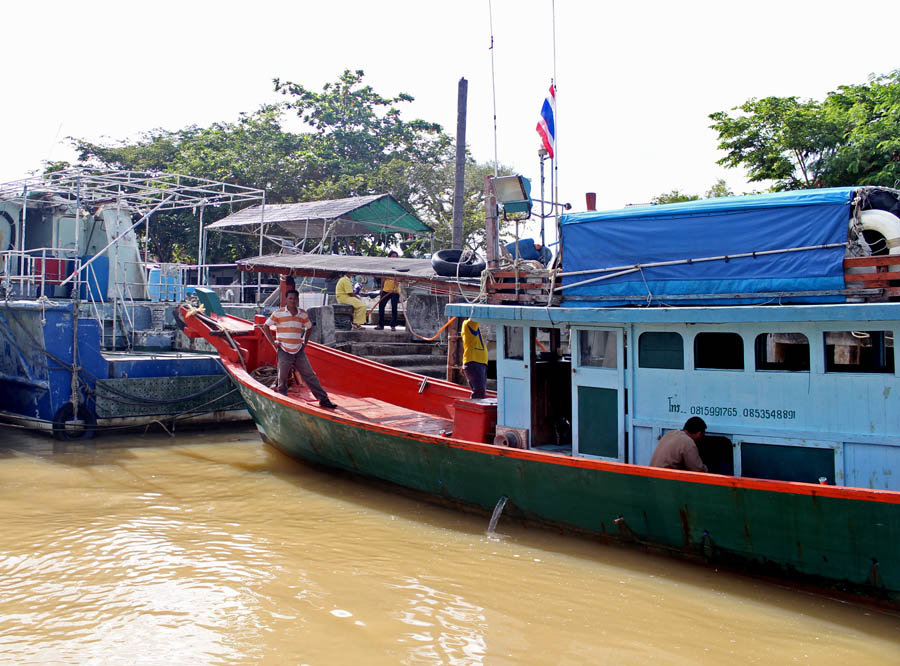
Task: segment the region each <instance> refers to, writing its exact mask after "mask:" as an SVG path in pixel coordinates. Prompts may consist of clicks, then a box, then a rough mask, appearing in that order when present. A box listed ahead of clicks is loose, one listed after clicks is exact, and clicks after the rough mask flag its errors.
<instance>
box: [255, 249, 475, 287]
mask: <svg viewBox="0 0 900 666" xmlns="http://www.w3.org/2000/svg"><path fill="white" fill-rule="evenodd" d="M237 265H238V268H240V269H241V270H244V271H259V272H261V273H281V274H292V275H305V276H307V277H325V278H327V277H337V276H339V275H342V274H344V273H350V274H353V275H372V276H375V277H382V278H385V277H389V278H395V279H397V280H400V281H408V282H419V283H430V284H444V285H446V284H453V285H457V284H458V285H460V286H462V287H463V288H464V289H465V290H466V291H467V292H471V291H473V290H474V291H478V290H479V288H480V283H481V280H480V279H479V278H460V279H459V280H457V279H456V278H455V277H442V276H440V275H437V273H435V272H434V268H433V267H432V265H431V260H430V259H406V258H404V257H360V256H353V255H337V254H268V255H264V256H262V257H249V258H247V259H241V260H240V261H238V262H237Z"/></svg>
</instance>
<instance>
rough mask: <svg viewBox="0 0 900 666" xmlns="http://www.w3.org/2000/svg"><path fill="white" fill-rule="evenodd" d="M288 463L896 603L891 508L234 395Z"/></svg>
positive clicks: (895, 525) (898, 578)
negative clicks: (497, 444)
mask: <svg viewBox="0 0 900 666" xmlns="http://www.w3.org/2000/svg"><path fill="white" fill-rule="evenodd" d="M241 390H242V392H243V394H244V398H245V399H246V401H247V404H248V406H249V408H250V412H251V414H252V415H253V417H254V419H255V420H256V422H257V424H258V425H259V426H260V427H261V429H262V430H263V432H264V434H265V436H266V438H267V439H268V440H269V441H270V442H271V443H272V444H273V445H275V446H277V447H278V448H280V449H281V450H283V451H284V452H285V453H287V454H288V455H290V456H292V457H295V458H297V459H300V460H305V461H309V462H314V463H318V464H321V465H325V466H328V467H332V468H338V469H341V470H345V471H348V472H352V473H356V474H361V475H364V476H368V477H374V478H377V479H380V480H383V481H388V482H391V483H394V484H397V485H400V486H403V487H405V488H410V489H413V490H416V491H420V492H422V493H426V494H428V495H433V496H437V497H439V498H441V499H443V500H449V501H451V502H457V503H460V504H466V505H474V506H476V507H480V508H481V509H483V510H485V511H487V512H489V511H490V510H491V509H492V508H493V507H494V506H495V505H496V503H497V501H498V500H499V499H500V497H501V496H504V495H505V496H506V497H508V499H509V504H508V505H507V511H512V512H514V513H516V514H518V515H519V516H521V517H522V518H525V519H527V520H532V521H535V522H540V523H544V524H547V525H551V526H555V527H560V526H562V527H568V528H570V529H572V530H574V531H578V532H586V533H589V534H592V535H598V536H600V537H602V538H603V539H604V540H610V541H616V542H623V543H627V544H631V545H634V546H638V547H641V548H643V549H647V550H661V551H666V552H671V553H674V554H677V555H680V556H684V557H688V558H691V559H699V560H703V561H706V562H708V563H710V564H714V565H717V566H719V565H721V566H725V567H731V568H737V569H741V570H745V571H747V572H749V573H754V574H761V575H767V576H772V577H776V578H781V579H784V580H786V581H788V582H791V583H794V584H801V585H809V586H812V587H817V588H824V589H832V590H837V591H843V592H847V593H850V594H853V595H861V596H864V597H867V598H872V599H876V600H883V601H887V602H888V603H889V604H898V603H900V546H898V544H900V505H898V504H891V503H887V502H876V501H864V500H858V499H845V498H833V497H822V496H819V495H815V494H804V493H796V494H795V493H790V492H785V491H774V490H773V491H769V490H759V489H753V488H742V487H733V486H729V485H716V484H710V483H698V482H695V481H687V480H685V481H682V480H673V479H665V478H657V477H654V476H645V475H641V474H630V473H623V472H618V471H608V470H603V469H595V468H585V467H583V466H578V465H576V464H571V461H567V460H565V459H563V460H561V459H560V458H557V459H556V462H555V461H553V460H536V459H533V458H528V457H518V456H516V455H515V454H513V453H512V452H510V451H509V450H508V449H495V448H494V447H484V448H481V447H470V446H460V447H457V446H453V445H451V444H450V443H449V441H448V442H446V443H445V442H441V441H433V440H432V441H422V439H419V438H416V437H415V436H413V435H408V436H406V435H404V433H402V432H385V431H378V430H371V429H366V428H363V427H360V426H358V425H357V424H353V423H347V422H342V421H340V420H331V419H329V418H321V417H319V416H316V415H314V414H309V413H306V412H302V411H299V410H295V409H292V408H291V407H289V406H286V405H283V404H281V403H278V402H275V401H272V400H270V399H269V398H267V397H266V396H264V395H261V394H259V393H256V392H255V391H253V390H250V389H248V388H247V387H246V386H242V387H241Z"/></svg>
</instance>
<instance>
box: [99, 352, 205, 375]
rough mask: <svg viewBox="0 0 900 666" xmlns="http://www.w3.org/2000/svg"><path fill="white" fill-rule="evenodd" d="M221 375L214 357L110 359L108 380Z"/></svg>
mask: <svg viewBox="0 0 900 666" xmlns="http://www.w3.org/2000/svg"><path fill="white" fill-rule="evenodd" d="M217 374H222V367H221V366H220V365H219V362H218V360H217V357H216V356H208V357H199V356H195V357H190V358H185V357H178V356H171V357H164V356H157V357H150V358H135V357H129V358H126V359H116V358H110V360H109V378H110V379H121V378H123V377H181V376H184V377H190V376H193V375H217Z"/></svg>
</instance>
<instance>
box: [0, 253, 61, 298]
mask: <svg viewBox="0 0 900 666" xmlns="http://www.w3.org/2000/svg"><path fill="white" fill-rule="evenodd" d="M0 257H2V260H0V265H2V272H3V275H2V279H0V282H2V284H3V286H4V289H5V291H6V294H7V295H8V296H16V297H19V298H38V297H40V296H51V295H52V294H50V293H49V288H50V287H57V286H60V285H61V284H62V283H63V282H64V281H65V280H66V278H67V277H69V275H70V273H69V268H70V266H71V265H72V262H75V263H76V264H77V263H78V256H77V252H76V251H75V250H74V249H63V248H51V247H40V248H33V249H30V250H4V251H3V252H0ZM76 270H77V269H76Z"/></svg>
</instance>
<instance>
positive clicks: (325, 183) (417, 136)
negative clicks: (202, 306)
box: [72, 70, 488, 262]
mask: <svg viewBox="0 0 900 666" xmlns="http://www.w3.org/2000/svg"><path fill="white" fill-rule="evenodd" d="M273 83H274V87H275V90H276V91H277V92H279V93H281V94H282V95H284V97H285V101H284V102H282V103H280V104H272V105H266V106H263V107H261V108H260V109H259V110H258V111H256V112H253V113H244V114H242V115H241V116H240V118H239V119H238V120H237V122H233V123H226V122H221V123H214V124H212V125H210V126H209V127H205V128H201V127H196V126H190V127H186V128H184V129H181V130H178V131H174V132H171V131H166V130H162V129H155V130H152V131H149V132H147V133H145V134H144V135H142V136H141V137H140V138H139V139H138V140H137V141H134V142H121V143H118V144H116V145H102V144H98V143H92V142H88V141H85V140H82V139H73V140H72V141H73V143H74V145H75V147H76V149H77V151H78V156H79V164H84V165H91V166H98V167H103V168H115V169H134V170H146V171H168V172H174V173H183V174H188V175H191V176H197V177H202V178H209V179H212V180H222V181H226V182H229V183H233V184H236V185H243V186H247V187H255V188H260V189H265V191H266V201H267V203H289V202H297V201H314V200H321V199H337V198H343V197H350V196H362V195H367V194H380V193H390V194H392V195H393V196H394V197H395V198H396V199H397V200H398V201H400V203H401V204H403V205H404V206H405V207H406V208H407V209H409V210H410V211H413V212H415V213H416V214H418V215H419V217H420V218H422V219H423V221H425V222H426V223H427V224H429V225H431V226H432V227H434V228H435V232H436V233H435V237H436V246H437V247H446V246H448V245H449V238H450V224H451V215H452V213H451V209H452V205H451V202H452V198H453V182H454V178H453V173H454V171H453V169H454V166H453V165H454V160H455V156H454V146H453V141H452V140H451V138H450V137H449V136H448V135H447V134H446V133H444V132H443V130H442V129H441V126H440V125H438V124H436V123H431V122H426V121H424V120H411V121H407V120H404V119H403V118H402V116H401V112H400V108H399V107H400V105H402V104H405V103H408V102H411V101H412V100H413V98H412V97H411V96H409V95H407V94H403V93H401V94H399V95H397V96H395V97H383V96H381V95H379V94H378V93H377V92H376V91H375V90H373V89H372V87H371V86H368V85H365V82H364V73H363V72H362V71H361V70H356V71H350V70H345V71H344V72H343V73H342V74H341V75H340V76H339V77H338V79H337V81H335V82H332V83H326V84H325V85H324V86H323V88H322V91H321V92H315V91H312V90H310V89H308V88H306V87H304V86H303V85H300V84H297V83H293V82H290V81H282V80H280V79H274V80H273ZM293 114H296V115H297V116H298V117H299V119H300V120H301V121H302V122H303V124H304V126H305V128H306V129H307V130H308V131H301V132H291V131H288V130H287V129H286V128H285V125H286V123H287V120H288V115H293ZM467 168H468V169H469V173H467V177H466V191H465V197H464V199H465V216H464V239H465V240H464V242H465V243H466V244H467V245H468V246H470V247H473V248H475V247H478V246H479V245H480V244H482V243H483V232H481V229H482V228H483V219H484V213H483V210H482V207H481V200H482V190H483V175H484V173H485V171H486V170H487V169H488V167H486V166H484V165H477V164H476V163H475V162H474V160H472V159H471V158H469V159H468V160H467ZM230 212H231V211H227V210H224V209H220V210H214V211H206V213H205V216H204V222H205V223H208V222H212V221H214V220H215V219H218V218H220V217H224V216H225V215H227V214H228V213H230ZM154 219H155V220H156V219H158V222H157V223H156V224H153V225H151V226H152V229H151V243H152V246H151V249H152V251H153V252H154V253H155V254H157V255H158V256H159V257H160V258H161V259H163V260H169V259H171V258H173V257H174V256H184V257H188V258H194V257H196V252H197V237H198V222H197V219H196V218H195V217H194V216H192V215H190V214H189V213H185V214H167V215H166V216H164V217H163V216H162V215H161V216H159V218H154ZM400 240H404V239H402V238H401V237H399V236H382V237H378V238H375V239H368V240H361V239H356V240H354V241H352V242H353V243H354V246H355V249H357V250H360V251H364V252H366V253H371V254H378V253H385V252H386V246H387V245H388V244H396V243H398V242H399V241H400ZM406 240H408V239H406ZM256 243H257V241H256V240H255V239H253V238H248V237H239V236H233V235H232V234H221V233H219V234H212V235H211V236H210V248H209V250H210V251H209V253H208V255H207V259H208V261H213V262H215V261H233V260H234V259H236V258H239V257H241V256H248V255H251V254H254V253H255V252H256ZM404 246H405V247H406V251H407V254H411V253H414V252H420V253H425V252H426V251H429V250H430V243H421V242H420V243H410V242H404ZM426 246H427V247H426Z"/></svg>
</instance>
